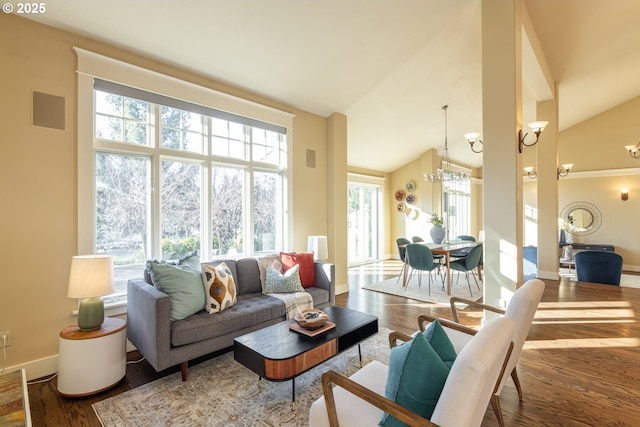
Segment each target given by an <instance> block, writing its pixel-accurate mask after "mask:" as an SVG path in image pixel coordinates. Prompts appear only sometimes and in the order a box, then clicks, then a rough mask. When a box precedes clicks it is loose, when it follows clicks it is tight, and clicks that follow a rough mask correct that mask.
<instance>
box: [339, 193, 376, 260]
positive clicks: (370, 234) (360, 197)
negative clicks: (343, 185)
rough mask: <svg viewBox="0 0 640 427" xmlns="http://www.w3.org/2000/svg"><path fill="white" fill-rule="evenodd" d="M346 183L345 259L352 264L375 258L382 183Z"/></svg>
mask: <svg viewBox="0 0 640 427" xmlns="http://www.w3.org/2000/svg"><path fill="white" fill-rule="evenodd" d="M348 185H349V187H348V197H349V200H348V204H349V218H348V229H349V231H348V233H349V235H348V243H347V253H348V257H347V263H348V265H349V267H352V266H354V265H360V264H364V263H366V262H370V261H374V260H377V259H378V258H379V236H380V231H379V229H380V220H381V219H380V212H381V207H380V206H381V200H382V187H381V186H378V185H372V184H364V183H354V182H350V183H349V184H348Z"/></svg>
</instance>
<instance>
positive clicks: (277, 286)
mask: <svg viewBox="0 0 640 427" xmlns="http://www.w3.org/2000/svg"><path fill="white" fill-rule="evenodd" d="M264 292H265V293H266V294H271V293H289V292H304V288H303V287H302V284H301V283H300V275H299V274H298V266H297V265H295V266H293V268H290V269H289V270H287V271H286V272H285V273H284V274H280V273H278V272H277V271H276V270H274V269H273V268H271V267H267V280H266V286H265V291H264Z"/></svg>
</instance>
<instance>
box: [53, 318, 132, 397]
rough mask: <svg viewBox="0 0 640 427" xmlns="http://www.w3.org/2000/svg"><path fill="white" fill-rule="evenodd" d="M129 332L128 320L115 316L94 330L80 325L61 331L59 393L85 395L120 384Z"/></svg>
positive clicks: (124, 366)
mask: <svg viewBox="0 0 640 427" xmlns="http://www.w3.org/2000/svg"><path fill="white" fill-rule="evenodd" d="M126 331H127V323H126V321H124V320H122V319H118V318H114V317H106V318H105V319H104V323H102V326H100V329H98V330H95V331H90V332H84V331H81V330H80V328H79V327H78V326H77V325H71V326H67V327H66V328H64V329H63V330H62V331H60V349H59V355H58V392H60V394H61V395H63V396H67V397H83V396H88V395H91V394H95V393H99V392H101V391H104V390H106V389H108V388H110V387H113V386H114V385H116V384H117V383H119V382H120V380H122V379H123V378H124V375H125V373H126V368H127V353H126V340H127V333H126Z"/></svg>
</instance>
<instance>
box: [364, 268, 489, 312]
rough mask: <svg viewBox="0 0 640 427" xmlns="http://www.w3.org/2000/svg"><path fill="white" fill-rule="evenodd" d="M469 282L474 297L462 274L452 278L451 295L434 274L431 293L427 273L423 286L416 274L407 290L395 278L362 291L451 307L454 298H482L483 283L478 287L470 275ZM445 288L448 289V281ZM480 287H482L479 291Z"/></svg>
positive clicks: (400, 281)
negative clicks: (450, 303) (419, 283)
mask: <svg viewBox="0 0 640 427" xmlns="http://www.w3.org/2000/svg"><path fill="white" fill-rule="evenodd" d="M469 282H470V283H471V292H472V293H473V295H471V294H470V293H469V286H467V280H466V279H465V277H464V273H462V274H460V275H459V277H458V274H455V273H454V274H453V275H452V276H451V295H447V292H446V290H445V291H443V290H442V286H443V285H442V279H441V278H440V276H438V275H436V274H433V275H432V277H431V292H429V278H428V277H427V274H426V273H424V274H423V277H422V285H421V286H418V277H417V274H416V275H414V277H412V278H411V280H409V281H408V283H407V286H406V288H403V287H402V277H401V278H400V280H398V278H397V277H394V278H391V279H387V280H385V281H383V282H379V283H375V284H373V285H366V286H363V287H362V289H368V290H370V291H375V292H382V293H385V294H392V295H397V296H400V297H404V298H411V299H415V300H418V301H424V302H432V303H435V304H442V305H449V299H450V298H451V297H452V296H456V297H461V298H465V299H469V300H472V301H478V300H479V299H480V298H482V281H480V280H478V285H476V281H475V280H473V277H472V275H471V273H470V274H469ZM444 286H445V289H446V279H445V284H444ZM478 286H480V289H479V290H478Z"/></svg>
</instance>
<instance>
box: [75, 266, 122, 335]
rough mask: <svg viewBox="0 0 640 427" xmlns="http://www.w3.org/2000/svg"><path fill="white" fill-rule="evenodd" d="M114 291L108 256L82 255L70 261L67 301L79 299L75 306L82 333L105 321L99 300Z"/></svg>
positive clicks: (92, 329) (98, 326)
mask: <svg viewBox="0 0 640 427" xmlns="http://www.w3.org/2000/svg"><path fill="white" fill-rule="evenodd" d="M112 292H113V258H112V257H110V256H108V255H81V256H74V257H73V258H72V259H71V272H70V273H69V290H68V293H67V296H68V297H69V298H82V301H80V305H79V307H78V326H79V327H80V330H81V331H95V330H97V329H100V326H101V325H102V322H104V303H103V302H102V299H101V298H100V297H101V296H103V295H109V294H110V293H112Z"/></svg>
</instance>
